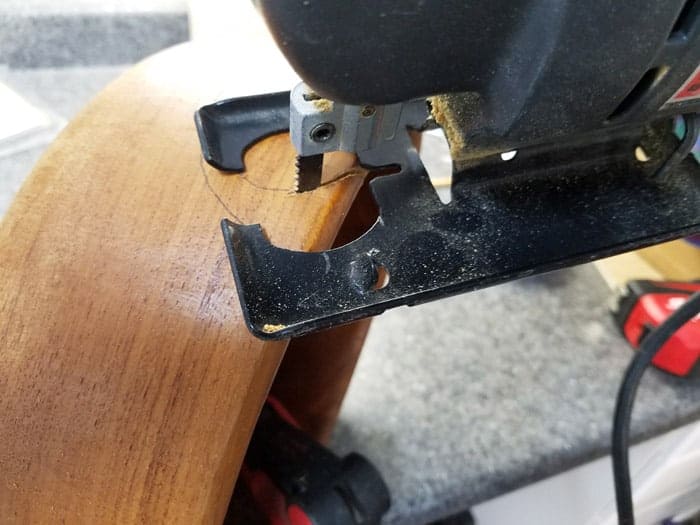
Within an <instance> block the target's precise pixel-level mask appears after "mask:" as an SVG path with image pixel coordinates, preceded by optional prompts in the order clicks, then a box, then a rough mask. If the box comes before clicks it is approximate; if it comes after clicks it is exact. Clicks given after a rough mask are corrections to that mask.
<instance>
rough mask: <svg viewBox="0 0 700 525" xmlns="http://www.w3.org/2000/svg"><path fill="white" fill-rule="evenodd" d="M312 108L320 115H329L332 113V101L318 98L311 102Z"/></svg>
mask: <svg viewBox="0 0 700 525" xmlns="http://www.w3.org/2000/svg"><path fill="white" fill-rule="evenodd" d="M313 103H314V106H315V107H316V109H317V110H319V111H320V112H321V113H330V112H331V111H333V101H332V100H328V99H327V98H319V99H316V100H314V101H313Z"/></svg>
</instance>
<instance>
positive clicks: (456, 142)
mask: <svg viewBox="0 0 700 525" xmlns="http://www.w3.org/2000/svg"><path fill="white" fill-rule="evenodd" d="M428 102H430V113H431V114H432V116H433V118H434V119H435V122H437V123H438V125H439V126H440V127H441V128H442V130H443V131H444V132H445V137H446V138H447V143H448V144H449V145H450V153H451V155H452V158H456V157H457V156H458V155H459V153H460V152H461V151H462V150H464V149H466V144H465V142H464V135H463V134H462V132H461V130H460V126H459V120H458V118H457V115H455V113H454V111H453V105H452V104H450V100H449V99H448V97H447V96H445V95H437V96H434V97H430V98H428Z"/></svg>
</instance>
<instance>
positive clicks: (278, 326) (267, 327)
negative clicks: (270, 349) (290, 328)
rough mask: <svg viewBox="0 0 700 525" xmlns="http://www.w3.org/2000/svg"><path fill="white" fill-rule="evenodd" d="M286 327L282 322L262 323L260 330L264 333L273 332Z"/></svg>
mask: <svg viewBox="0 0 700 525" xmlns="http://www.w3.org/2000/svg"><path fill="white" fill-rule="evenodd" d="M286 327H287V326H286V325H283V324H264V325H263V327H262V331H263V332H265V333H266V334H274V333H275V332H279V331H280V330H284V329H285V328H286Z"/></svg>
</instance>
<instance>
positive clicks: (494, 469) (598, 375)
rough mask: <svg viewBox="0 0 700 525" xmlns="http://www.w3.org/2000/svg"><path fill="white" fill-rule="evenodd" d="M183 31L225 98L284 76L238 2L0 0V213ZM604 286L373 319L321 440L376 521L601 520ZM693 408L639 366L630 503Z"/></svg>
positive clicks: (580, 277)
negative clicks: (356, 456) (109, 93)
mask: <svg viewBox="0 0 700 525" xmlns="http://www.w3.org/2000/svg"><path fill="white" fill-rule="evenodd" d="M190 40H191V41H193V42H194V45H198V46H205V47H210V48H211V47H213V48H215V49H219V50H221V49H223V50H225V53H224V56H227V57H230V60H225V61H223V62H222V64H221V67H230V68H235V69H237V70H240V71H241V75H240V80H239V81H238V82H236V84H235V85H231V86H221V93H222V96H221V98H226V97H232V96H240V95H245V94H254V93H260V92H266V91H279V90H286V89H290V88H291V87H293V85H294V84H295V83H296V82H297V81H298V80H297V77H296V75H295V74H294V72H293V71H292V70H291V69H290V68H289V66H288V65H287V64H286V62H285V61H284V59H283V58H282V57H281V55H280V53H279V52H278V50H277V48H276V47H275V46H274V44H273V43H272V42H271V40H270V38H269V36H268V35H267V32H266V30H265V28H264V25H263V23H262V21H261V20H260V19H259V18H258V17H257V14H256V12H255V11H254V9H253V7H252V4H251V3H250V2H247V1H243V0H226V1H222V0H191V1H189V2H188V1H187V0H119V1H117V0H62V1H60V2H57V1H55V0H3V1H2V2H0V114H1V115H2V118H1V119H0V217H1V216H2V214H3V213H5V212H6V210H7V209H8V207H9V205H10V203H11V200H12V198H13V196H14V195H15V193H16V192H17V190H18V189H19V187H20V185H21V184H22V181H23V180H24V179H25V177H26V176H27V175H28V174H29V173H30V171H31V168H32V166H33V164H34V163H35V162H36V160H37V158H38V157H39V156H40V155H41V153H42V152H43V151H44V150H45V148H46V147H47V146H48V145H49V144H50V142H51V141H52V139H53V138H54V137H55V136H56V134H57V133H59V132H60V130H61V129H62V128H63V127H64V126H65V125H66V123H67V122H68V121H70V120H71V119H72V118H73V117H74V116H75V115H76V114H77V113H78V112H79V111H80V109H81V108H82V107H83V106H84V105H85V104H86V103H87V102H88V101H89V100H90V98H91V97H92V96H94V95H95V94H96V93H97V92H98V91H99V90H100V89H101V88H102V87H104V86H105V85H106V84H107V83H109V82H110V81H111V80H112V79H114V78H115V77H116V76H117V75H119V74H120V73H121V72H122V71H124V70H125V69H126V68H128V67H130V66H131V65H132V64H134V63H136V62H138V61H140V60H141V59H143V58H145V57H147V56H148V55H151V54H153V53H155V52H157V51H159V50H161V49H164V48H166V47H169V46H172V45H176V44H180V43H182V42H186V41H190ZM193 140H196V138H195V135H194V127H193ZM422 155H423V157H424V158H425V159H426V164H427V165H428V168H429V170H430V171H431V175H432V176H434V177H435V178H436V179H444V177H446V176H449V170H450V160H449V156H448V153H447V150H446V146H445V144H444V140H442V139H440V137H439V136H438V135H433V136H430V137H427V138H426V139H425V140H424V152H423V154H422ZM442 191H443V193H444V192H445V191H449V190H442ZM446 198H448V197H446ZM513 242H514V243H517V242H518V240H517V239H513ZM222 249H223V243H222ZM613 295H614V291H613V290H611V288H610V287H609V286H608V285H607V284H606V281H605V280H604V279H603V278H602V277H601V275H600V274H599V272H598V271H597V270H596V268H594V266H593V265H586V266H581V267H577V268H572V269H567V270H564V271H560V272H556V273H552V274H548V275H544V276H539V277H535V278H530V279H525V280H522V281H518V282H513V283H508V284H505V285H502V286H497V287H493V288H489V289H487V290H483V291H479V292H475V293H471V294H468V295H464V296H461V297H456V298H451V299H447V300H443V301H440V302H437V303H432V304H429V305H425V306H420V307H414V308H400V309H397V310H392V311H390V312H388V313H387V314H385V315H383V316H382V317H380V318H378V319H377V320H375V322H374V324H373V327H372V330H371V332H370V335H369V339H368V342H367V346H366V348H365V350H364V351H363V355H362V357H361V359H360V363H359V365H358V369H357V372H356V374H355V377H354V379H353V382H352V384H351V387H350V391H349V393H348V397H347V399H346V401H345V404H344V406H343V409H342V413H341V416H340V422H339V424H338V428H337V430H336V432H335V435H334V437H333V442H332V447H333V448H334V449H335V450H336V451H337V452H339V453H343V454H344V453H347V452H349V451H351V450H355V451H358V452H361V453H362V454H364V455H366V456H368V457H369V458H370V459H371V460H372V461H373V462H374V463H375V465H377V466H378V467H379V469H380V470H381V472H382V474H383V475H384V476H385V478H386V479H387V482H388V483H389V485H390V488H391V491H392V496H393V506H392V510H391V511H390V514H389V516H387V520H386V521H387V523H409V524H410V523H416V524H419V523H429V522H437V521H438V520H444V519H446V518H447V517H449V516H451V515H454V514H459V513H460V512H461V511H464V510H466V509H468V508H472V514H473V516H474V517H475V518H476V520H477V521H478V522H479V523H484V524H496V523H519V524H525V523H532V524H535V523H537V524H549V523H551V524H558V523H571V524H574V523H581V524H585V523H613V515H614V505H613V501H614V498H613V492H612V480H611V475H610V466H609V460H608V459H606V458H605V455H606V454H607V451H608V441H609V433H610V427H611V417H612V409H613V404H614V398H615V394H616V391H617V388H618V383H619V381H620V379H621V376H622V372H623V370H624V368H625V366H626V364H627V363H628V361H629V359H630V357H631V350H630V348H629V347H628V345H627V343H626V341H625V340H624V339H623V338H622V337H621V336H620V334H619V331H618V329H617V328H616V327H615V325H614V323H613V321H612V318H611V316H610V313H609V302H610V299H611V297H612V296H613ZM329 351H332V349H329ZM698 417H700V390H699V389H698V388H697V386H696V382H691V381H689V380H688V379H687V378H677V377H673V376H670V375H666V374H664V373H662V372H658V371H652V372H650V373H649V374H648V377H646V378H645V381H644V385H643V387H642V390H641V392H640V395H639V400H638V405H637V408H636V412H635V420H634V423H633V429H634V430H633V435H634V436H635V439H636V440H637V441H644V443H643V444H642V445H640V446H638V447H636V448H635V449H634V450H633V467H634V470H635V473H636V476H637V477H636V478H635V479H636V480H637V482H636V484H635V486H636V487H637V488H638V489H640V490H641V492H640V496H639V497H640V498H641V499H642V500H641V501H642V504H644V502H645V501H646V502H647V503H648V504H649V505H651V507H653V506H654V505H655V504H656V502H658V501H660V499H659V498H660V496H659V494H662V493H663V494H665V495H664V498H665V497H667V496H668V494H667V493H666V492H663V490H666V489H667V488H668V487H669V486H670V485H669V483H670V484H671V485H673V482H677V480H678V476H677V473H676V474H673V473H672V472H671V471H669V470H668V468H669V467H668V465H670V464H673V465H676V466H677V465H678V464H679V463H678V462H679V461H680V460H679V459H678V458H679V457H682V458H685V457H686V456H687V455H688V454H690V456H689V457H691V456H692V458H694V459H692V458H691V459H692V461H695V463H692V461H691V460H689V461H691V463H689V465H695V466H699V465H700V463H699V462H698V457H697V454H696V453H695V451H696V450H698V443H700V432H699V431H698V429H697V427H696V425H695V424H694V423H693V422H694V421H695V420H696V419H697V418H698ZM678 427H681V428H680V429H679V430H675V431H673V432H671V430H673V429H677V428H678ZM650 438H653V439H650ZM686 453H688V454H686ZM693 454H695V455H693ZM687 468H691V467H687ZM695 471H696V472H697V471H700V468H696V469H695ZM669 472H671V473H669ZM659 479H661V480H662V481H661V484H659ZM664 480H665V481H664ZM669 480H671V481H669ZM673 480H676V481H673ZM686 481H687V483H685V482H684V484H683V485H682V486H680V487H675V486H672V487H671V488H670V489H668V490H667V492H668V491H669V490H670V491H671V492H669V494H671V495H674V494H681V493H682V494H685V495H686V496H684V497H686V498H687V497H688V496H687V494H690V497H691V500H689V501H692V497H693V496H695V497H696V499H695V501H696V502H697V501H699V500H700V480H696V479H695V478H693V479H689V480H686ZM694 484H695V485H694ZM689 486H690V487H695V488H694V489H693V490H690V489H688V490H686V489H687V487H689ZM662 489H663V490H662ZM645 490H646V492H644V491H645ZM689 490H690V492H689ZM659 491H661V492H659ZM674 491H675V492H674ZM645 495H646V496H645ZM645 497H646V498H647V499H646V500H645V499H644V498H645ZM651 507H650V508H651ZM470 519H471V518H469V517H468V516H467V515H466V514H461V515H458V516H457V517H454V518H452V521H449V523H469V522H470ZM445 523H447V522H445Z"/></svg>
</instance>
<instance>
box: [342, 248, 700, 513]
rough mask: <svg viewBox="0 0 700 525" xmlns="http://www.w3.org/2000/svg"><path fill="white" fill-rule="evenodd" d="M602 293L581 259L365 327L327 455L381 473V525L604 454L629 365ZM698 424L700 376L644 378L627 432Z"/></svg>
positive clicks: (444, 509) (654, 374) (463, 503)
mask: <svg viewBox="0 0 700 525" xmlns="http://www.w3.org/2000/svg"><path fill="white" fill-rule="evenodd" d="M514 242H515V241H514ZM610 296H611V292H610V290H609V289H608V287H607V286H606V285H605V283H604V282H603V280H602V278H601V277H600V276H599V274H598V273H597V271H596V270H595V268H594V267H593V266H591V265H587V266H581V267H577V268H571V269H567V270H562V271H559V272H555V273H551V274H547V275H543V276H538V277H533V278H528V279H525V280H521V281H517V282H512V283H508V284H505V285H500V286H497V287H493V288H489V289H486V290H481V291H478V292H473V293H471V294H467V295H463V296H460V297H455V298H451V299H446V300H442V301H439V302H437V303H432V304H428V305H423V306H419V307H414V308H401V309H397V310H393V311H389V312H387V313H385V314H384V315H383V316H382V317H380V318H378V319H377V320H375V322H374V324H373V327H372V330H371V332H370V335H369V339H368V341H367V345H366V347H365V349H364V350H363V354H362V356H361V358H360V363H359V365H358V368H357V371H356V374H355V376H354V378H353V381H352V383H351V387H350V391H349V393H348V396H347V398H346V401H345V403H344V406H343V408H342V410H341V416H340V423H339V425H338V427H337V430H336V432H335V436H334V441H333V448H334V449H335V450H336V451H338V452H340V453H347V452H349V451H351V450H355V451H358V452H360V453H363V454H365V455H366V456H367V457H369V458H370V459H371V460H372V461H373V462H374V463H375V465H377V466H378V467H379V469H380V470H381V472H382V473H383V475H384V477H385V479H386V480H387V482H388V484H389V485H390V488H391V491H392V497H393V506H392V509H391V511H390V514H389V516H388V517H387V520H386V522H387V523H402V524H404V523H425V522H427V521H429V520H432V519H435V518H438V517H441V516H444V515H445V514H449V513H451V512H456V511H458V510H462V509H464V508H466V507H468V506H470V505H474V504H476V503H478V502H482V501H485V500H488V499H490V498H492V497H495V496H498V495H500V494H503V493H505V492H508V491H511V490H513V489H516V488H518V487H521V486H523V485H526V484H529V483H531V482H533V481H537V480H539V479H543V478H546V477H548V476H551V475H553V474H556V473H559V472H562V471H564V470H566V469H569V468H571V467H574V466H576V465H579V464H582V463H585V462H587V461H590V460H592V459H594V458H597V457H599V456H602V455H605V454H606V453H607V452H608V447H609V436H610V430H611V424H612V411H613V405H614V399H615V395H616V392H617V389H618V386H619V382H620V380H621V377H622V374H623V371H624V369H625V367H626V365H627V363H628V362H629V360H630V358H631V350H630V349H629V348H628V347H627V346H626V343H625V341H624V340H623V339H622V338H621V336H620V335H619V334H618V332H617V330H616V329H615V326H614V324H613V322H612V320H611V317H610V315H609V313H608V304H609V299H610ZM699 417H700V387H699V384H698V380H697V379H695V380H687V379H686V380H684V379H678V378H674V377H672V376H669V375H666V374H664V373H662V372H659V371H656V370H652V371H650V372H648V373H647V375H646V376H645V378H644V380H643V383H642V387H641V388H640V391H639V395H638V399H637V404H636V406H635V412H634V417H633V423H632V429H633V430H632V434H633V437H634V438H635V439H636V440H640V439H643V438H645V437H650V436H654V435H658V434H661V433H663V432H665V431H667V430H669V429H671V428H674V427H677V426H680V425H682V424H684V423H687V422H689V421H692V420H695V419H697V418H699Z"/></svg>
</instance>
